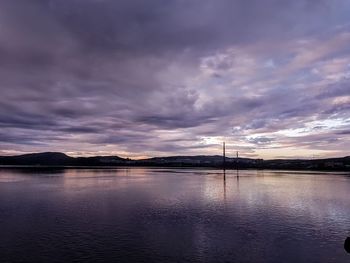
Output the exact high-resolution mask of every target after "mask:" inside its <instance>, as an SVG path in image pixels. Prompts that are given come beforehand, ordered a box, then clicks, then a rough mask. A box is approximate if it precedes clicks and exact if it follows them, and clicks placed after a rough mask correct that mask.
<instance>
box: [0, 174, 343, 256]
mask: <svg viewBox="0 0 350 263" xmlns="http://www.w3.org/2000/svg"><path fill="white" fill-rule="evenodd" d="M349 187H350V178H349V177H348V175H347V174H334V173H303V172H295V173H291V172H286V171H280V172H275V171H274V172H272V171H254V170H245V171H238V170H205V169H161V168H160V169H143V168H137V169H130V168H119V169H110V170H101V169H95V170H85V169H79V170H77V169H68V170H63V171H56V172H54V173H50V172H45V173H42V172H41V173H40V172H34V171H33V172H31V173H28V172H22V171H16V170H0V200H1V202H0V226H1V229H2V233H1V236H0V251H1V252H2V253H1V254H2V260H3V261H4V262H6V261H8V262H11V261H18V262H21V261H22V262H26V260H27V259H28V258H29V259H31V261H33V262H34V261H35V262H43V261H44V262H47V261H50V262H55V260H56V262H65V261H74V260H80V261H84V262H99V261H101V262H102V261H103V258H104V257H107V258H108V259H110V260H112V261H118V262H140V261H146V262H176V261H180V262H184V261H191V262H346V260H349V257H348V255H347V254H346V252H345V251H344V248H343V244H344V239H345V237H346V236H349V234H350V233H349V231H350V218H349V214H350V191H349V189H350V188H349ZM53 257H54V258H55V259H54V260H53Z"/></svg>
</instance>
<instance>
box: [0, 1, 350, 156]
mask: <svg viewBox="0 0 350 263" xmlns="http://www.w3.org/2000/svg"><path fill="white" fill-rule="evenodd" d="M349 10H350V9H349V3H348V2H347V1H345V0H344V1H341V0H337V1H332V2H330V1H307V0H297V1H276V0H266V1H260V0H259V1H258V0H256V1H243V0H237V1H231V0H217V1H211V0H192V1H185V0H175V1H162V0H152V1H140V0H135V1H130V0H119V1H112V0H71V1H59V0H33V1H20V0H3V1H1V2H0V91H1V95H0V127H1V129H2V130H1V132H2V133H1V134H0V142H1V144H0V152H5V153H6V152H15V151H18V152H23V151H39V150H60V151H66V152H77V151H79V152H83V153H87V154H88V153H94V152H113V153H116V152H118V151H120V152H121V153H123V154H132V155H137V154H140V155H142V154H144V153H145V152H147V153H148V154H171V153H176V152H177V151H184V152H187V153H201V152H202V151H204V150H205V148H207V149H208V151H207V153H209V149H213V147H214V145H216V144H217V143H218V140H221V139H222V137H225V136H233V137H232V138H233V139H235V136H239V138H240V139H239V141H240V142H242V143H243V142H244V143H248V145H236V148H237V149H238V148H239V149H245V151H246V152H247V154H250V155H252V154H254V152H253V148H252V147H251V146H249V145H250V144H253V145H258V146H259V147H260V146H261V147H264V145H270V146H271V147H274V146H273V144H274V143H276V142H278V140H279V139H280V138H279V137H278V136H276V135H274V134H271V133H274V132H279V131H282V130H284V129H298V128H300V127H304V126H305V123H307V122H309V121H316V122H317V121H318V122H321V123H318V124H315V125H319V126H322V122H325V121H327V120H329V119H330V118H334V116H337V118H338V119H341V120H340V122H346V120H347V119H348V118H349V107H348V106H347V105H348V96H349V89H348V83H349V76H350V73H349V71H350V70H349V66H348V64H349V60H348V59H349V58H350V54H349V49H348V47H347V45H346V43H348V40H349V39H350V38H349V35H347V34H348V32H349V30H348V24H349V22H350V21H349V18H348V13H349ZM337 125H339V120H338V124H337ZM322 127H326V129H327V127H328V126H322ZM328 128H329V127H328ZM336 128H339V127H336ZM232 129H233V130H234V132H233V135H232V133H231V131H232ZM329 129H333V128H329ZM321 130H322V129H321ZM255 133H262V134H260V135H259V134H258V135H256V136H255V137H249V138H250V139H249V138H245V136H249V135H254V134H255ZM332 134H333V133H332ZM337 135H339V134H337V133H336V132H335V137H336V136H337ZM209 137H210V138H211V139H208V138H209ZM272 138H273V139H272ZM155 142H156V144H155ZM298 143H300V145H302V142H299V141H296V142H295V145H297V144H298ZM23 145H27V146H26V147H24V146H23ZM36 145H40V147H39V146H38V147H36ZM199 149H200V150H199Z"/></svg>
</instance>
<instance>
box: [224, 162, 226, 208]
mask: <svg viewBox="0 0 350 263" xmlns="http://www.w3.org/2000/svg"><path fill="white" fill-rule="evenodd" d="M224 202H225V204H226V171H225V169H224Z"/></svg>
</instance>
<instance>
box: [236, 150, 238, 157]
mask: <svg viewBox="0 0 350 263" xmlns="http://www.w3.org/2000/svg"><path fill="white" fill-rule="evenodd" d="M236 157H237V159H238V151H237V152H236Z"/></svg>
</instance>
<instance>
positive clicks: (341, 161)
mask: <svg viewBox="0 0 350 263" xmlns="http://www.w3.org/2000/svg"><path fill="white" fill-rule="evenodd" d="M0 165H2V166H23V165H25V166H87V167H88V166H164V167H170V166H171V167H216V168H223V157H222V156H220V155H197V156H168V157H154V158H148V159H142V160H130V159H125V158H121V157H119V156H94V157H71V156H68V155H66V154H64V153H60V152H44V153H32V154H24V155H17V156H0ZM225 168H227V169H238V168H239V169H243V168H254V169H292V170H339V171H350V156H347V157H341V158H328V159H313V160H302V159H291V160H290V159H276V160H263V159H250V158H230V157H226V159H225Z"/></svg>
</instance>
